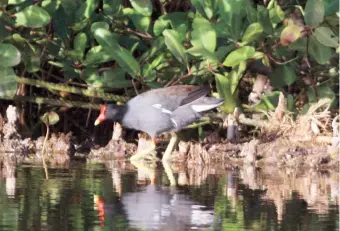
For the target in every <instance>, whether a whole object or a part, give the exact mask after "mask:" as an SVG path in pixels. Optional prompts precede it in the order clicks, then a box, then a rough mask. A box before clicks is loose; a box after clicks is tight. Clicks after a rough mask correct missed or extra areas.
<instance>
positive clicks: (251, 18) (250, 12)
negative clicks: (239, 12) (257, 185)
mask: <svg viewBox="0 0 340 231" xmlns="http://www.w3.org/2000/svg"><path fill="white" fill-rule="evenodd" d="M245 7H246V12H247V19H248V22H249V23H255V22H257V11H256V9H255V8H254V7H253V4H252V1H250V0H247V1H246V3H245Z"/></svg>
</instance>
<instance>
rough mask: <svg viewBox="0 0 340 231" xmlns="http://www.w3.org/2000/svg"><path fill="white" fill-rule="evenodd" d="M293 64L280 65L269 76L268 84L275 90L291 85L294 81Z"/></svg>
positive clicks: (295, 77)
mask: <svg viewBox="0 0 340 231" xmlns="http://www.w3.org/2000/svg"><path fill="white" fill-rule="evenodd" d="M295 66H296V65H295V63H294V65H293V64H286V65H280V66H278V67H277V68H275V70H274V72H273V73H272V74H271V75H270V83H271V84H272V86H273V87H275V88H281V87H283V86H290V85H292V84H293V83H294V82H295V81H296V79H297V76H296V71H295Z"/></svg>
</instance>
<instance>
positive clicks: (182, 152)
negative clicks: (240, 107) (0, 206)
mask: <svg viewBox="0 0 340 231" xmlns="http://www.w3.org/2000/svg"><path fill="white" fill-rule="evenodd" d="M321 106H322V105H321ZM321 106H320V105H319V106H318V107H314V108H312V109H311V110H310V112H309V113H307V114H306V115H305V116H301V117H299V118H297V119H296V120H295V121H293V120H292V119H291V118H290V117H288V116H287V117H282V118H278V117H277V116H272V117H270V119H269V120H267V121H265V122H263V121H262V124H263V126H262V127H261V132H260V135H259V136H258V138H252V139H248V140H245V139H243V141H242V140H240V139H233V142H230V141H228V140H227V139H226V137H225V136H223V135H221V131H209V132H207V135H206V136H205V138H204V139H203V140H201V141H200V142H198V141H194V140H191V141H190V140H189V141H180V142H179V144H178V147H177V149H176V150H175V151H174V152H173V153H172V155H171V159H170V162H173V163H177V164H181V165H183V166H197V165H201V166H203V165H211V164H219V165H221V166H225V167H227V166H229V165H244V164H245V165H249V164H251V165H254V166H257V167H263V166H276V167H281V166H291V167H296V168H315V169H328V168H334V169H338V167H339V152H338V148H339V146H338V140H339V138H338V134H337V133H335V132H333V134H331V133H330V132H329V131H331V130H330V129H328V127H332V128H333V130H334V131H336V132H337V131H338V130H336V129H338V128H339V122H338V120H337V118H333V119H331V118H330V115H329V113H327V112H326V111H325V110H323V111H322V110H321V111H320V110H318V109H319V108H322V107H321ZM311 118H312V119H311ZM228 119H229V118H228ZM316 119H317V122H318V123H317V125H316V128H318V129H319V127H320V129H319V130H318V132H317V133H316V132H315V124H314V123H315V121H316ZM237 121H238V123H239V125H241V123H242V119H238V120H237ZM243 121H245V119H244V118H243ZM253 121H254V120H253ZM0 122H1V124H0V128H1V133H0V139H1V143H0V153H1V156H3V157H6V156H11V157H13V158H15V159H16V160H17V161H18V162H21V161H29V162H41V161H42V157H43V156H44V158H45V162H46V163H49V164H52V165H58V164H67V163H69V161H70V160H71V159H81V160H84V161H86V160H99V161H105V160H112V159H123V160H124V159H127V158H129V157H130V156H132V155H133V154H134V153H136V152H137V150H142V149H144V148H146V147H147V146H148V145H150V140H149V138H148V137H147V136H145V135H144V134H140V135H139V137H138V138H139V140H138V142H137V143H136V142H134V141H131V140H130V141H128V142H127V141H126V140H125V139H124V135H123V129H122V127H121V126H120V125H119V124H115V125H114V128H113V130H114V131H113V134H112V139H111V140H110V141H109V142H108V144H107V145H105V146H104V147H99V146H98V145H97V144H95V142H94V141H93V140H92V139H88V140H86V141H85V142H82V143H80V144H77V143H76V142H75V140H76V137H75V136H74V135H73V134H72V133H68V134H64V133H52V134H51V135H50V137H48V138H47V139H46V143H45V149H44V153H42V148H43V146H44V142H45V137H44V136H41V137H39V138H38V139H36V140H32V139H30V138H22V136H21V134H20V126H19V124H18V114H17V111H16V108H15V107H13V106H9V107H8V109H7V111H6V117H5V119H4V118H3V117H2V119H1V120H0ZM248 123H249V120H248ZM234 125H235V123H234V124H233V126H234ZM236 128H237V126H236ZM223 131H224V130H223V129H222V133H223ZM225 131H230V129H228V127H226V128H225ZM227 137H230V134H229V135H227ZM322 137H323V138H322ZM168 139H169V137H167V136H166V135H165V136H162V137H161V138H160V139H159V141H158V157H161V155H162V151H164V149H165V147H166V145H167V143H168Z"/></svg>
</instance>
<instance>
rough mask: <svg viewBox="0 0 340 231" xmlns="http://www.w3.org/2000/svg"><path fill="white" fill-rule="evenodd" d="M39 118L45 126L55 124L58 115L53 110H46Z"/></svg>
mask: <svg viewBox="0 0 340 231" xmlns="http://www.w3.org/2000/svg"><path fill="white" fill-rule="evenodd" d="M40 119H41V121H42V122H44V124H46V125H47V126H49V125H55V124H56V123H58V121H59V115H58V114H57V113H56V112H54V111H50V112H46V113H45V114H44V115H43V116H41V117H40Z"/></svg>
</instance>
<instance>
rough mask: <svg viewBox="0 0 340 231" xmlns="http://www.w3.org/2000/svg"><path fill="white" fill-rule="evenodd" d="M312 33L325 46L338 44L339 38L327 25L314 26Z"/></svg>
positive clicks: (336, 45)
mask: <svg viewBox="0 0 340 231" xmlns="http://www.w3.org/2000/svg"><path fill="white" fill-rule="evenodd" d="M313 35H314V36H315V38H316V39H317V40H318V41H319V42H320V43H322V44H323V45H325V46H328V47H338V46H339V38H338V37H337V36H336V35H335V34H334V32H333V31H332V30H331V29H329V28H328V27H323V26H321V27H318V28H316V30H315V31H314V33H313Z"/></svg>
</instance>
